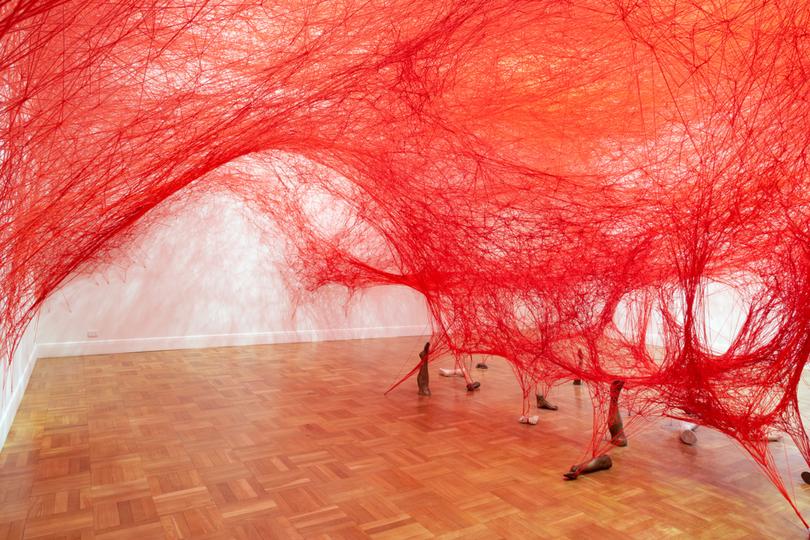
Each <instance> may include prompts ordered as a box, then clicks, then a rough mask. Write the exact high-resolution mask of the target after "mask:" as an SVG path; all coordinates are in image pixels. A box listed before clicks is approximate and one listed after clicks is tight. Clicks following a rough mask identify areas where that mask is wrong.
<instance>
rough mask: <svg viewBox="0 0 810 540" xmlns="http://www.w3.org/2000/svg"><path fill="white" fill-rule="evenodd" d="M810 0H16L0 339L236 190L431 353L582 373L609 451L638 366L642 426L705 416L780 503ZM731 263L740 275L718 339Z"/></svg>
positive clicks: (809, 284) (301, 253) (7, 71)
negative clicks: (612, 407)
mask: <svg viewBox="0 0 810 540" xmlns="http://www.w3.org/2000/svg"><path fill="white" fill-rule="evenodd" d="M809 10H810V8H809V7H808V4H807V2H805V1H804V0H793V1H791V0H785V1H780V2H768V1H748V0H745V1H742V0H740V1H732V0H715V1H712V2H709V1H706V2H700V1H692V2H686V1H681V0H633V1H629V0H614V1H613V2H604V1H597V0H571V1H568V2H560V1H558V0H446V1H441V2H439V1H436V0H362V1H360V0H357V1H355V0H341V1H335V0H328V1H318V0H277V1H275V2H268V1H264V2H262V1H259V0H256V1H252V2H247V1H244V2H240V1H238V0H186V1H183V2H179V1H176V0H164V1H154V0H152V1H150V0H139V1H138V2H134V1H129V2H107V1H96V0H75V1H74V0H11V1H8V2H3V3H2V4H0V79H1V80H0V93H1V94H2V115H0V130H2V150H0V152H2V154H1V155H0V159H1V160H2V161H1V162H0V190H1V191H0V289H1V292H2V294H1V295H0V347H2V348H3V351H2V352H3V354H4V356H5V358H6V361H7V362H10V358H11V357H12V355H13V352H14V350H15V347H16V345H17V343H18V342H19V340H20V338H21V335H22V333H23V332H24V330H25V328H26V326H27V324H28V323H29V321H31V319H32V317H34V316H35V314H36V313H37V310H38V309H39V308H40V306H41V305H42V302H43V301H44V300H45V299H46V298H47V297H48V296H49V295H50V294H51V293H52V292H53V291H54V290H55V289H57V288H58V287H59V286H60V285H61V284H63V283H64V282H65V281H66V279H67V278H68V277H69V276H71V275H76V274H77V273H80V272H88V271H90V270H92V269H93V268H96V267H97V266H98V265H99V264H101V263H106V262H110V261H112V260H114V259H115V258H116V257H118V256H120V253H121V251H120V250H121V248H122V247H125V246H126V244H127V243H128V242H129V241H131V240H132V239H133V237H135V236H137V235H138V234H141V232H142V231H143V230H144V229H143V227H141V226H140V225H142V224H148V223H149V220H150V219H155V217H154V216H155V215H156V213H154V212H150V211H151V210H152V209H153V208H155V207H156V206H158V205H161V203H162V202H164V201H166V200H167V199H169V198H173V199H178V198H179V199H183V198H189V197H193V196H195V194H198V193H206V192H210V191H225V192H228V193H231V194H233V195H234V196H237V197H240V198H242V199H243V200H244V201H245V202H246V204H247V205H248V206H250V207H251V208H252V209H253V210H255V212H256V213H257V215H260V216H266V217H267V218H269V219H271V220H272V221H273V222H274V223H275V226H276V227H277V229H278V230H279V231H280V232H281V233H282V234H283V236H284V239H285V241H286V242H287V246H288V252H289V262H290V267H291V268H292V269H293V270H294V271H295V273H296V276H297V278H298V280H299V282H300V284H301V287H303V288H305V289H310V290H314V289H317V288H319V287H321V286H323V285H327V284H339V285H343V286H345V287H347V288H348V289H349V290H351V291H355V290H359V289H362V288H365V287H369V286H375V285H384V284H399V285H405V286H407V287H411V288H412V289H414V290H416V291H419V292H420V293H422V294H423V295H424V296H425V298H426V300H427V304H428V306H429V309H430V313H431V316H432V321H433V327H434V336H433V340H432V342H433V343H432V345H433V349H432V350H433V351H435V353H438V354H441V353H452V354H454V355H458V356H459V357H460V356H463V355H469V354H474V353H481V354H489V355H496V356H500V357H503V358H505V359H506V360H507V361H508V362H510V363H511V365H512V366H513V367H514V369H515V371H516V373H517V375H518V380H519V381H520V383H521V385H522V386H523V388H524V392H526V393H528V392H529V391H530V389H531V388H532V387H533V386H534V385H535V384H540V385H542V386H543V387H550V386H553V385H555V384H559V383H561V382H563V381H565V380H570V379H574V378H580V379H583V380H584V381H586V383H587V384H588V385H589V388H590V389H591V392H592V396H593V398H594V408H595V423H594V435H593V440H592V441H591V443H590V451H591V453H593V454H594V455H596V454H597V453H599V452H602V451H604V448H602V446H603V444H604V443H603V435H604V433H605V431H606V429H607V423H608V413H609V388H610V384H611V382H612V381H614V380H622V381H624V383H625V384H624V390H623V392H622V397H621V399H622V404H623V406H625V407H629V408H630V409H631V410H632V412H633V417H632V418H631V420H630V422H628V424H632V422H633V419H634V418H644V417H651V416H656V415H664V416H669V417H674V418H681V419H685V420H689V421H692V422H696V423H699V424H701V425H705V426H709V427H712V428H714V429H716V430H719V431H721V432H723V433H725V434H727V435H729V436H730V437H733V438H734V439H736V440H737V441H739V442H740V444H741V445H742V446H743V447H744V448H745V449H746V450H747V451H748V452H749V453H750V454H751V455H752V456H753V458H754V459H755V460H756V462H757V463H759V465H761V466H762V468H763V470H764V471H765V472H766V473H767V474H768V476H769V477H770V478H771V480H772V481H773V482H774V484H776V486H777V487H778V488H779V490H780V491H781V492H782V493H783V494H784V495H785V497H786V498H787V499H788V500H789V501H790V498H789V497H788V494H787V491H786V489H785V486H784V485H783V483H782V480H781V478H780V476H779V475H778V474H777V471H776V468H775V465H774V462H773V460H772V457H771V454H770V453H769V451H768V448H767V443H766V436H767V433H768V432H769V431H771V430H777V431H783V432H785V433H787V434H788V435H789V436H790V437H792V439H793V441H795V443H796V445H797V446H798V448H799V450H800V451H801V453H802V454H803V456H804V457H805V459H808V458H810V443H808V438H807V435H806V433H805V430H804V427H803V426H802V423H801V419H800V415H799V410H798V404H797V397H796V389H797V386H798V384H799V382H800V377H801V373H802V369H803V368H804V365H805V362H806V361H807V358H808V354H809V353H810V332H808V327H809V326H810V307H808V306H810V252H809V251H808V250H809V249H810V236H809V234H810V227H809V225H810V191H809V190H808V188H810V174H808V173H809V171H810V169H809V168H808V141H810V37H809V36H810V33H809V32H808V29H809V28H810V24H809V22H810V19H809V18H808V17H810V11H809ZM317 208H321V209H323V208H327V210H328V211H327V212H323V211H314V210H313V209H317ZM136 224H139V227H135V225H136ZM326 225H328V226H326ZM716 284H723V285H724V286H726V287H728V288H730V289H731V290H733V291H735V294H737V295H738V296H739V297H740V298H743V299H744V302H742V304H741V305H743V306H744V307H743V310H742V315H741V323H740V325H739V328H738V329H737V330H736V331H735V333H734V335H733V336H731V339H730V340H729V341H730V345H728V347H722V348H721V349H718V348H717V347H715V346H712V343H711V339H710V337H709V334H710V331H709V329H708V325H709V322H710V316H709V315H707V309H706V306H707V295H708V291H709V289H710V288H711V287H712V286H715V285H716ZM653 333H655V334H658V335H659V338H660V344H659V345H658V346H650V345H649V343H648V342H649V341H650V336H651V335H652V334H653ZM577 350H581V351H583V357H584V360H583V362H582V363H581V365H580V362H579V360H578V355H577V354H576V351H577ZM414 361H416V358H414ZM415 369H416V368H415ZM792 504H793V503H792V502H791V505H792ZM794 509H795V506H794ZM797 514H798V510H797ZM799 517H800V518H801V516H799Z"/></svg>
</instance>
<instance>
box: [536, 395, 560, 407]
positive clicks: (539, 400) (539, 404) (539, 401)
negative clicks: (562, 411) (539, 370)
mask: <svg viewBox="0 0 810 540" xmlns="http://www.w3.org/2000/svg"><path fill="white" fill-rule="evenodd" d="M536 397H537V408H538V409H546V410H547V411H556V410H557V409H558V407H557V406H556V405H553V404H551V403H549V402H548V401H546V397H545V396H543V395H542V394H537V396H536Z"/></svg>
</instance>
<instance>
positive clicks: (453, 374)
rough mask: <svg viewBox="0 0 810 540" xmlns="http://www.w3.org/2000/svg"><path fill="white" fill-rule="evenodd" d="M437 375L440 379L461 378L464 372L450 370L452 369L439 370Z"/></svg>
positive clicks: (441, 368)
mask: <svg viewBox="0 0 810 540" xmlns="http://www.w3.org/2000/svg"><path fill="white" fill-rule="evenodd" d="M439 375H441V376H442V377H463V376H464V372H463V371H462V370H460V369H452V368H443V367H440V368H439Z"/></svg>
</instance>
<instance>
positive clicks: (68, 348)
mask: <svg viewBox="0 0 810 540" xmlns="http://www.w3.org/2000/svg"><path fill="white" fill-rule="evenodd" d="M429 333H430V326H429V325H427V324H424V325H412V326H379V327H366V328H331V329H324V330H300V331H278V332H253V333H243V334H205V335H197V336H166V337H149V338H131V339H93V340H87V341H65V342H60V343H38V344H37V354H38V355H39V357H40V358H47V357H58V356H80V355H89V354H116V353H130V352H146V351H165V350H174V349H205V348H209V347H233V346H242V345H269V344H273V343H297V342H308V341H336V340H345V339H369V338H386V337H402V336H421V335H424V334H429Z"/></svg>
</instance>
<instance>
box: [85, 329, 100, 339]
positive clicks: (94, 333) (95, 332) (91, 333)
mask: <svg viewBox="0 0 810 540" xmlns="http://www.w3.org/2000/svg"><path fill="white" fill-rule="evenodd" d="M87 337H89V338H96V337H98V330H88V331H87Z"/></svg>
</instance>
